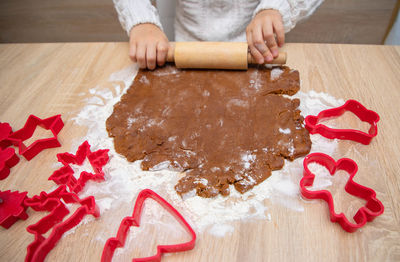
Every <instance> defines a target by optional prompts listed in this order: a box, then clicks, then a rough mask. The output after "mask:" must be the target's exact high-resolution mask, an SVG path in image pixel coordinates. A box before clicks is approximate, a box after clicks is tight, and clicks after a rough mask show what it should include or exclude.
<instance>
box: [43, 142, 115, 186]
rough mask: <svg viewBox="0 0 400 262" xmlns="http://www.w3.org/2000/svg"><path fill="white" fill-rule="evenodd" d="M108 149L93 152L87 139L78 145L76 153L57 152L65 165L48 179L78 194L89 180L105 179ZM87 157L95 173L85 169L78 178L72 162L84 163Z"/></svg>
mask: <svg viewBox="0 0 400 262" xmlns="http://www.w3.org/2000/svg"><path fill="white" fill-rule="evenodd" d="M108 151H109V150H108V149H99V150H97V151H94V152H92V151H91V150H90V144H89V142H88V141H85V142H83V143H82V144H81V145H80V146H79V147H78V150H77V151H76V154H75V155H74V154H71V153H67V152H66V153H60V154H57V159H58V161H59V162H61V163H62V164H63V165H64V166H62V167H61V168H59V169H58V170H56V171H54V172H53V174H52V175H51V176H50V177H49V179H48V180H53V181H54V182H55V183H56V184H58V185H66V186H68V188H69V189H70V190H71V191H72V192H74V193H76V194H78V193H79V192H80V191H81V190H82V189H83V188H84V186H85V185H86V183H87V181H89V180H94V181H104V172H103V166H104V165H105V164H107V163H108V161H109V156H108ZM86 158H87V159H88V160H89V163H90V165H91V166H92V168H93V170H94V173H90V172H86V171H83V172H81V174H80V176H79V178H78V179H76V178H75V176H74V170H73V169H72V168H71V166H70V164H74V165H82V164H83V162H84V161H85V159H86Z"/></svg>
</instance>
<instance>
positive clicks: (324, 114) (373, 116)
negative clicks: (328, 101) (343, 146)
mask: <svg viewBox="0 0 400 262" xmlns="http://www.w3.org/2000/svg"><path fill="white" fill-rule="evenodd" d="M346 111H350V112H352V113H354V114H355V115H356V116H357V117H358V118H359V119H360V120H361V121H364V122H367V123H369V124H370V125H371V127H370V129H369V131H368V133H365V132H362V131H360V130H355V129H335V128H330V127H327V126H326V125H323V124H318V122H320V121H321V120H323V119H327V118H333V117H339V116H341V115H343V114H344V113H345V112H346ZM378 122H379V115H378V114H377V113H376V112H374V111H372V110H368V109H367V108H365V107H364V106H363V105H362V104H361V103H359V102H358V101H356V100H347V101H346V103H344V105H342V106H340V107H336V108H331V109H327V110H324V111H321V112H320V113H319V114H318V115H317V116H312V115H310V116H307V117H306V119H305V125H306V128H307V130H308V131H309V132H310V133H311V134H316V133H318V134H320V135H322V136H324V137H326V138H330V139H334V138H338V139H344V140H352V141H355V142H359V143H362V144H364V145H368V144H369V143H370V142H371V140H372V138H374V137H375V136H376V135H377V134H378V126H377V124H378Z"/></svg>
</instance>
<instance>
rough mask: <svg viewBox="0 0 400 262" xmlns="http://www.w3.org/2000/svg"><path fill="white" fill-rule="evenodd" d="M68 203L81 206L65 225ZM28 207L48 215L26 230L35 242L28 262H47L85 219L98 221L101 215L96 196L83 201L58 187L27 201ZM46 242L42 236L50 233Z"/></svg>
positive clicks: (63, 188) (30, 246) (27, 258)
mask: <svg viewBox="0 0 400 262" xmlns="http://www.w3.org/2000/svg"><path fill="white" fill-rule="evenodd" d="M62 200H63V201H64V202H65V203H79V204H81V206H80V207H79V208H78V209H77V210H76V211H75V212H74V213H73V214H72V215H71V216H70V217H69V218H67V219H66V220H65V221H63V219H64V218H65V217H66V216H67V215H68V214H69V210H68V208H67V207H66V206H65V204H64V203H63V202H62ZM25 205H26V206H29V207H31V208H33V209H34V210H35V211H48V212H50V214H49V215H47V216H45V217H44V218H42V219H40V220H39V221H38V222H37V223H36V224H33V225H30V226H28V227H27V228H26V230H27V231H28V232H29V233H31V234H34V235H35V240H34V241H33V242H32V243H31V244H30V245H29V246H28V247H27V254H26V257H25V261H26V262H28V261H35V262H38V261H44V259H45V258H46V256H47V254H48V253H49V252H50V251H51V250H52V249H53V248H54V246H55V245H56V244H57V242H58V241H59V240H60V238H61V237H62V236H63V234H64V233H65V232H67V231H68V230H70V229H71V228H73V227H75V226H77V225H78V224H79V223H80V222H81V221H82V219H83V218H84V217H85V216H86V215H92V216H94V217H99V216H100V212H99V209H98V207H97V205H96V202H95V199H94V197H93V196H89V197H87V198H84V199H80V198H79V197H78V196H77V195H76V194H74V193H70V192H68V191H67V188H66V186H65V185H62V186H59V187H58V188H57V189H55V190H54V191H52V192H50V193H46V192H41V193H40V195H37V196H34V197H32V198H27V199H26V200H25ZM51 228H53V230H52V231H51V233H50V235H49V236H48V237H47V238H45V237H44V236H43V234H45V233H46V232H47V231H49V230H50V229H51Z"/></svg>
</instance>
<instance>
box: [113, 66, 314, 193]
mask: <svg viewBox="0 0 400 262" xmlns="http://www.w3.org/2000/svg"><path fill="white" fill-rule="evenodd" d="M278 70H279V69H278ZM281 70H282V71H283V72H280V73H281V75H280V76H279V77H276V76H275V75H273V77H272V79H271V70H270V69H266V68H250V69H249V70H248V71H222V70H220V71H217V70H212V71H211V70H178V69H176V68H175V67H173V66H165V67H164V68H160V69H157V70H155V71H139V73H138V74H137V76H136V78H135V80H134V82H133V84H132V86H131V87H130V88H129V89H128V91H127V93H126V94H125V95H123V96H122V98H121V101H120V102H118V103H117V104H116V105H115V106H114V111H113V113H112V115H111V116H110V117H109V118H108V119H107V122H106V126H107V131H108V133H109V135H110V137H113V138H114V144H115V150H116V151H117V152H118V153H120V154H122V155H124V156H125V157H126V158H127V160H128V161H135V160H139V159H143V162H142V169H144V170H158V169H163V168H169V169H175V170H179V171H186V172H184V173H182V178H181V179H180V180H179V182H178V184H177V185H176V186H175V189H176V191H177V192H178V193H180V194H183V193H187V192H189V191H191V190H193V189H195V190H196V193H197V194H198V195H199V196H202V197H213V196H216V195H218V194H222V195H229V185H230V184H233V185H234V187H235V188H236V190H238V191H239V192H241V193H244V192H246V191H248V190H250V189H251V188H253V187H254V186H255V185H257V184H259V183H261V182H262V181H264V180H265V179H266V178H268V177H269V176H270V175H271V171H272V170H277V169H281V168H282V167H283V165H284V159H285V158H286V159H290V160H293V159H294V158H296V157H299V156H304V155H306V154H307V153H308V152H309V151H310V148H311V141H310V137H309V133H308V131H307V130H306V129H305V128H304V126H303V117H302V116H301V115H300V111H299V110H298V109H297V108H298V106H299V103H300V101H299V100H298V99H293V100H291V99H290V98H288V97H285V96H282V94H286V95H293V94H295V93H296V92H297V91H298V90H299V73H298V71H295V70H291V69H289V68H287V67H282V68H281ZM275 72H276V71H275ZM275 78H276V79H275Z"/></svg>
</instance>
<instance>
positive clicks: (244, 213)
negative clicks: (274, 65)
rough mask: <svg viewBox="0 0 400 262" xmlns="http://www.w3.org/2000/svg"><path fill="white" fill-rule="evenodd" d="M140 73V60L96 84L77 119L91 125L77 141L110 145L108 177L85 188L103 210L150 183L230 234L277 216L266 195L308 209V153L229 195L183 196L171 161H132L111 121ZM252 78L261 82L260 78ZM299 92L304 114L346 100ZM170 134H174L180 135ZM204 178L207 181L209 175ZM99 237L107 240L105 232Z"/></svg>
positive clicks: (328, 144) (317, 147)
mask: <svg viewBox="0 0 400 262" xmlns="http://www.w3.org/2000/svg"><path fill="white" fill-rule="evenodd" d="M136 73H137V68H136V67H135V66H131V67H128V68H126V69H124V70H122V71H119V72H116V73H113V74H112V75H111V76H110V78H109V81H110V82H112V84H113V88H109V89H106V88H103V89H102V88H100V87H96V88H93V89H90V90H89V94H91V95H93V97H95V98H93V97H92V98H89V99H88V100H87V102H88V103H87V104H86V106H85V107H84V108H83V109H82V110H81V111H80V112H79V113H78V114H77V116H76V117H75V118H74V122H75V124H77V125H81V126H86V127H87V130H88V131H87V134H86V136H85V137H82V138H81V139H76V140H77V141H74V144H75V145H76V147H77V146H78V145H80V143H82V142H83V141H84V140H88V141H89V143H90V144H91V145H92V150H97V149H103V148H104V149H110V152H109V155H110V162H109V163H108V164H107V165H106V166H105V167H104V172H105V176H106V181H104V182H102V183H92V182H89V183H88V184H87V186H86V187H85V188H84V190H83V192H82V193H81V197H86V196H89V195H93V196H94V197H95V198H96V201H97V204H98V206H99V208H100V212H101V214H102V215H105V214H107V213H110V214H112V213H113V210H114V209H116V208H118V207H119V206H121V205H130V206H132V203H133V202H134V201H135V198H136V196H137V194H138V193H139V192H140V191H141V190H142V189H145V188H150V189H152V190H154V191H155V192H157V193H158V194H160V195H161V196H163V197H165V198H166V199H167V200H168V201H170V203H171V204H172V205H173V206H174V207H175V208H176V209H177V210H178V211H180V212H181V213H182V215H183V216H184V217H185V218H187V220H188V221H189V223H190V224H191V225H192V226H193V227H194V228H195V230H196V231H197V232H203V231H205V230H207V231H208V232H209V233H211V234H214V235H216V236H224V235H225V234H226V233H231V232H233V230H234V228H233V227H232V226H231V225H230V223H231V222H233V221H237V220H242V219H265V220H271V214H270V213H269V212H271V211H270V210H269V207H270V206H271V204H269V205H267V204H266V203H265V200H266V199H269V200H271V201H270V202H272V204H279V205H283V206H285V207H287V208H289V209H291V210H296V211H303V202H302V201H301V198H300V193H299V186H298V183H299V181H300V179H301V177H302V171H303V170H302V162H303V158H299V159H296V160H294V161H293V162H290V161H286V163H285V167H284V168H283V169H282V170H278V171H273V172H272V175H271V177H270V178H268V179H267V180H265V181H264V182H263V183H261V184H259V185H257V186H255V187H254V188H253V189H252V190H250V191H249V192H246V193H245V194H240V193H239V192H238V191H236V190H235V189H234V187H233V186H230V192H231V193H230V196H229V197H223V196H221V195H218V196H217V197H215V198H202V197H199V196H197V195H196V194H195V193H194V192H191V193H188V194H186V195H185V196H184V197H183V198H182V197H180V196H179V195H178V194H177V193H176V191H175V190H174V186H175V184H176V182H177V181H178V179H179V178H180V177H181V174H180V173H179V172H176V171H172V170H167V169H171V163H169V162H163V163H160V164H159V165H157V166H156V167H154V168H153V169H152V171H143V170H141V168H140V163H141V161H136V162H134V163H130V162H128V161H127V160H126V159H125V158H124V157H122V156H121V155H119V154H117V153H116V152H115V150H114V144H113V140H112V139H111V138H109V137H108V134H107V131H106V128H105V121H106V119H107V118H108V117H109V115H110V114H111V113H112V110H113V106H114V104H115V103H117V102H118V101H119V100H120V97H121V96H122V95H123V94H124V93H125V92H126V90H127V89H128V87H129V86H130V85H131V83H132V80H133V78H134V76H135V75H136ZM173 73H175V72H173ZM278 73H279V72H278V71H276V73H274V74H276V75H278ZM252 84H254V85H255V86H257V83H252ZM96 97H97V98H98V99H97V98H96ZM294 97H297V98H300V99H301V104H300V110H301V111H302V114H303V115H304V116H306V115H309V114H316V113H318V112H319V111H321V110H324V109H327V108H331V107H336V106H339V105H341V104H343V102H344V101H342V100H337V99H335V98H334V97H331V96H330V95H328V94H325V93H317V92H315V91H310V92H307V93H305V92H298V93H297V94H296V95H295V96H294ZM232 102H233V101H232ZM240 102H241V101H234V102H233V104H235V105H239V106H243V104H242V103H240ZM132 121H133V120H132ZM280 132H283V133H286V132H287V130H286V129H282V130H280ZM169 139H170V140H174V137H170V138H169ZM311 139H312V142H313V146H312V150H311V151H312V152H315V151H321V152H324V153H327V154H332V153H333V152H335V150H336V148H337V141H335V140H329V139H326V138H324V137H321V136H319V135H312V136H311ZM75 149H76V148H75ZM73 150H74V149H73ZM73 150H72V151H73ZM266 150H268V149H266ZM252 157H253V155H251V152H250V154H244V155H243V158H244V159H243V160H244V162H245V165H247V163H248V164H250V162H251V161H252ZM198 182H199V183H204V184H206V183H207V182H208V181H198ZM271 213H272V212H271ZM154 223H157V221H155V222H154ZM99 240H101V241H103V242H104V241H105V239H102V238H99Z"/></svg>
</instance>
